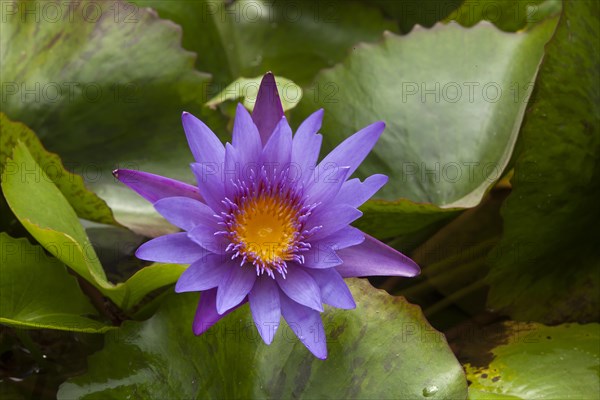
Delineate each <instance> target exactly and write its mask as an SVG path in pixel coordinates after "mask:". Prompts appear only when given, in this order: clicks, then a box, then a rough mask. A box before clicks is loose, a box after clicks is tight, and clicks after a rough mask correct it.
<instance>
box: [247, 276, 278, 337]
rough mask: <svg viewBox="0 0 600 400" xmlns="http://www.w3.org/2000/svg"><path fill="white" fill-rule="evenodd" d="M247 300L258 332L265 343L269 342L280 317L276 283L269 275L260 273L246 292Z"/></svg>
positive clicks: (275, 330)
mask: <svg viewBox="0 0 600 400" xmlns="http://www.w3.org/2000/svg"><path fill="white" fill-rule="evenodd" d="M248 301H249V302H250V310H252V317H253V318H254V324H255V325H256V329H258V333H260V336H261V337H262V338H263V340H264V342H265V343H266V344H271V342H272V341H273V337H274V336H275V332H277V328H278V327H279V319H280V318H281V308H280V307H279V289H278V288H277V284H276V283H275V281H274V280H273V279H272V278H271V277H269V276H266V275H262V276H261V277H259V278H258V279H257V280H256V282H255V283H254V287H253V288H252V290H251V291H250V293H249V294H248Z"/></svg>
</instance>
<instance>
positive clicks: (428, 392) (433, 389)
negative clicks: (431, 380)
mask: <svg viewBox="0 0 600 400" xmlns="http://www.w3.org/2000/svg"><path fill="white" fill-rule="evenodd" d="M437 392H438V387H437V386H435V385H431V386H427V387H426V388H425V389H423V396H425V397H432V396H435V394H436V393H437Z"/></svg>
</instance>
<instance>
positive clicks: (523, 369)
mask: <svg viewBox="0 0 600 400" xmlns="http://www.w3.org/2000/svg"><path fill="white" fill-rule="evenodd" d="M599 341H600V325H599V324H587V325H578V324H564V325H559V326H544V325H542V324H537V323H517V322H506V323H503V324H497V325H492V326H489V327H488V329H486V330H485V332H484V333H483V336H481V337H477V338H474V337H473V332H472V331H471V332H470V335H469V338H465V343H464V345H465V346H466V347H465V348H464V349H463V350H462V351H461V353H463V354H462V356H463V357H465V360H466V362H467V363H466V365H465V368H466V371H467V378H468V379H469V381H470V382H471V385H470V386H469V398H471V399H503V398H506V399H597V398H598V393H600V383H599V381H598V372H599V371H600V348H599V347H598V343H599Z"/></svg>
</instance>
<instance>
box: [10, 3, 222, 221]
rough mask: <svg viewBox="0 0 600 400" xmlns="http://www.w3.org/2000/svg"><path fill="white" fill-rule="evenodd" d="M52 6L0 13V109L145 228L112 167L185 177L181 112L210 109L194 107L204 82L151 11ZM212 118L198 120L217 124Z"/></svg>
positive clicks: (121, 214) (125, 217)
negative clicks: (56, 12)
mask: <svg viewBox="0 0 600 400" xmlns="http://www.w3.org/2000/svg"><path fill="white" fill-rule="evenodd" d="M55 9H56V8H53V7H49V6H47V5H45V2H43V1H38V2H29V3H27V5H25V3H19V4H18V5H17V6H16V8H15V9H14V10H15V12H12V11H11V12H7V13H6V14H3V18H2V21H0V30H1V31H0V33H1V34H0V47H1V48H2V49H3V55H2V59H1V62H0V72H1V76H2V85H3V86H2V88H3V89H2V90H3V93H2V99H1V100H0V101H1V103H0V105H1V108H2V110H3V112H5V113H6V115H7V116H8V117H9V118H10V119H12V120H18V121H22V122H23V123H25V124H26V125H27V126H29V127H30V128H31V129H32V130H33V131H35V132H36V133H37V135H38V136H39V138H40V139H41V141H42V143H43V144H44V146H45V147H46V148H47V149H48V150H50V151H52V152H56V153H58V154H59V155H60V157H61V158H62V160H63V162H64V164H65V166H66V167H67V168H68V169H69V170H72V171H75V172H77V173H79V174H80V175H82V176H83V178H84V180H85V181H86V183H87V184H88V186H89V187H90V188H91V189H92V190H93V191H94V192H96V193H97V194H98V195H99V196H100V197H101V198H103V199H104V200H106V201H107V203H108V204H109V206H110V207H111V209H112V210H113V212H114V214H115V217H116V219H117V220H118V221H119V222H121V223H123V224H124V225H126V226H133V227H134V228H139V229H138V231H140V230H144V229H145V227H146V226H150V228H149V229H148V230H149V231H151V230H152V228H153V227H154V226H156V224H154V225H153V223H154V222H156V220H157V217H156V215H155V214H152V213H151V211H152V208H151V206H150V205H147V208H146V209H145V211H147V212H146V213H145V214H143V215H142V216H140V214H139V211H140V210H144V208H143V207H144V205H145V202H143V201H142V200H141V199H138V198H137V196H136V195H135V194H133V193H129V192H130V190H129V189H127V190H125V189H126V188H124V187H123V186H124V185H122V184H121V183H120V182H118V181H116V180H115V179H114V178H113V176H112V174H111V171H112V170H113V169H115V168H117V167H120V168H130V169H145V170H148V171H151V172H155V173H162V174H163V175H169V176H172V177H173V178H178V179H185V180H188V181H191V180H192V179H193V177H192V174H191V172H190V171H189V168H188V165H189V162H190V161H192V156H191V153H190V152H189V149H188V145H187V142H186V139H185V136H184V135H183V134H182V132H183V131H182V129H181V120H180V116H181V112H182V111H189V112H192V113H195V114H199V115H200V114H202V112H207V113H208V112H209V110H206V109H205V108H203V107H202V104H203V103H204V102H205V101H206V98H207V97H206V94H205V93H206V91H207V86H208V85H207V83H208V79H209V76H208V75H207V74H203V73H200V72H198V71H196V70H195V69H194V61H195V55H194V54H193V53H191V52H188V51H185V50H183V49H182V47H181V29H180V28H179V27H177V26H176V25H175V24H173V23H172V22H170V21H166V20H162V19H160V18H158V16H157V15H156V13H155V12H154V11H152V10H150V9H146V8H140V7H136V6H135V5H133V4H130V3H127V2H124V1H101V2H98V1H80V2H75V3H72V4H71V3H69V4H67V3H64V4H59V5H58V12H59V13H60V14H58V16H59V17H60V16H62V17H64V18H54V14H49V13H50V12H51V11H53V10H55ZM11 10H12V9H11ZM27 10H30V14H29V16H27V14H24V13H25V12H26V11H27ZM31 10H33V11H31ZM44 10H45V11H44ZM43 13H46V14H47V15H46V14H43ZM201 56H203V55H201ZM211 57H212V55H211ZM218 114H219V113H216V112H210V113H209V115H208V116H203V118H204V119H206V120H207V122H208V123H209V124H213V123H216V124H217V125H218V126H221V124H222V122H221V118H222V117H220V116H219V115H218ZM213 127H214V125H213ZM120 190H122V192H121V191H120ZM127 196H128V197H127ZM144 215H146V216H148V215H150V217H149V218H144ZM146 220H148V221H149V222H148V223H147V224H146V223H145V222H144V221H146ZM162 224H163V225H162V227H164V222H162Z"/></svg>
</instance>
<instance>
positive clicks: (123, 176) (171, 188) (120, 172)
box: [113, 169, 202, 203]
mask: <svg viewBox="0 0 600 400" xmlns="http://www.w3.org/2000/svg"><path fill="white" fill-rule="evenodd" d="M113 175H114V176H115V178H117V179H118V180H120V181H121V182H123V183H124V184H126V185H127V186H129V187H130V188H131V189H133V190H134V191H135V192H137V194H139V195H140V196H142V197H143V198H145V199H146V200H148V201H149V202H150V203H155V202H157V201H158V200H160V199H163V198H165V197H174V196H183V197H190V198H192V199H196V200H199V201H202V196H200V192H199V190H198V188H197V187H196V186H192V185H188V184H187V183H183V182H179V181H176V180H174V179H170V178H165V177H164V176H160V175H155V174H151V173H149V172H142V171H135V170H131V169H116V170H114V171H113Z"/></svg>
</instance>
